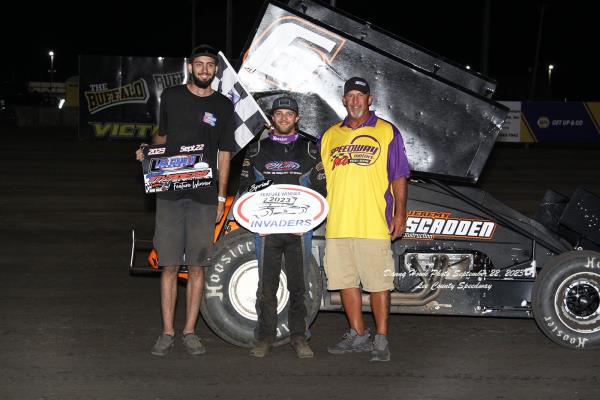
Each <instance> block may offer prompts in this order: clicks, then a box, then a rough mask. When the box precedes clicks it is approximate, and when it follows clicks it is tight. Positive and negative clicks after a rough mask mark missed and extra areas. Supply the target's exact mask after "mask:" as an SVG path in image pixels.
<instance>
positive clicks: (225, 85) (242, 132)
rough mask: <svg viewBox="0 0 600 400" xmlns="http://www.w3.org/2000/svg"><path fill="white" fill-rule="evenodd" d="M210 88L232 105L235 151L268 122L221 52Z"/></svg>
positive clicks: (260, 130)
mask: <svg viewBox="0 0 600 400" xmlns="http://www.w3.org/2000/svg"><path fill="white" fill-rule="evenodd" d="M211 86H212V88H213V89H214V90H216V91H218V92H220V93H222V94H223V95H225V96H227V97H228V98H229V99H230V100H231V101H232V102H233V106H234V112H235V142H236V146H237V148H236V153H237V152H238V151H239V150H240V149H242V148H243V147H244V146H245V145H247V144H248V143H250V141H251V140H252V139H253V138H254V136H256V135H258V134H260V133H261V132H262V131H263V129H264V128H265V124H268V123H269V119H268V118H267V116H266V115H265V114H264V113H263V111H262V110H261V108H260V106H259V105H258V103H256V100H254V98H253V97H252V95H251V94H250V93H249V92H248V91H247V90H246V88H245V87H244V85H243V84H242V83H241V81H240V79H239V78H238V75H237V73H236V72H235V70H234V69H233V67H232V66H231V64H229V61H227V59H226V58H225V56H224V55H223V53H222V52H219V70H218V71H217V75H216V76H215V79H214V80H213V82H212V85H211Z"/></svg>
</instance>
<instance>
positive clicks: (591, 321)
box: [532, 251, 600, 349]
mask: <svg viewBox="0 0 600 400" xmlns="http://www.w3.org/2000/svg"><path fill="white" fill-rule="evenodd" d="M532 302H533V315H534V317H535V320H536V322H537V324H538V326H539V327H540V329H541V330H542V331H543V332H544V334H545V335H546V336H548V337H549V338H550V339H551V340H552V341H553V342H555V343H557V344H559V345H561V346H564V347H568V348H571V349H593V348H598V347H600V254H599V253H596V252H593V251H570V252H567V253H563V254H560V255H558V256H556V257H553V258H552V259H551V260H550V261H549V262H548V264H547V265H545V266H544V268H543V269H542V271H541V272H540V274H539V275H538V277H537V278H536V281H535V285H534V287H533V295H532Z"/></svg>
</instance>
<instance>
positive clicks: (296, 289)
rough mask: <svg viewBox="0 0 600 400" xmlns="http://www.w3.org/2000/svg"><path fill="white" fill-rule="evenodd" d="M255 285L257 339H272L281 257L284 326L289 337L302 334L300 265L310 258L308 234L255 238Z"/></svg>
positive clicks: (304, 326)
mask: <svg viewBox="0 0 600 400" xmlns="http://www.w3.org/2000/svg"><path fill="white" fill-rule="evenodd" d="M257 249H258V250H259V251H258V254H257V255H258V260H259V282H258V291H257V293H256V312H257V314H258V327H257V331H256V337H257V339H258V340H275V337H276V335H277V289H278V288H279V274H280V272H281V265H282V263H281V256H282V255H283V256H284V260H285V272H286V276H287V288H288V290H289V292H290V306H289V312H288V324H289V326H288V327H284V328H283V329H286V328H287V329H289V331H290V335H291V337H297V336H299V337H304V336H305V335H306V328H307V326H306V305H305V304H304V299H305V292H306V290H305V287H304V264H305V262H306V261H305V260H307V259H310V258H309V256H310V235H308V234H307V235H304V236H298V235H294V234H275V235H268V236H264V237H257Z"/></svg>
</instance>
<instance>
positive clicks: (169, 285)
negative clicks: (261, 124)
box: [136, 45, 235, 356]
mask: <svg viewBox="0 0 600 400" xmlns="http://www.w3.org/2000/svg"><path fill="white" fill-rule="evenodd" d="M218 64H219V57H218V52H217V50H216V49H214V48H213V47H211V46H208V45H200V46H198V47H196V48H194V49H193V50H192V54H191V55H190V57H189V59H188V66H187V68H188V73H189V76H190V79H189V82H188V83H187V84H184V85H178V86H175V87H171V88H168V89H166V90H165V91H164V92H163V93H162V95H161V102H160V120H159V127H158V132H157V134H156V135H154V137H153V139H152V142H153V144H166V145H167V147H168V148H173V149H174V148H176V146H181V145H191V144H203V145H204V146H203V162H205V163H207V164H208V166H209V168H211V170H212V171H213V177H215V178H216V177H217V170H218V178H217V179H216V183H213V185H211V186H209V187H204V188H200V189H195V190H186V191H180V192H165V193H159V194H157V196H156V226H155V232H154V247H155V248H156V251H157V253H158V263H159V265H160V267H161V268H162V275H161V308H162V319H163V332H162V335H160V336H159V338H158V340H157V341H156V344H155V345H154V347H152V351H151V353H152V354H154V355H157V356H164V355H166V354H167V353H168V352H169V351H170V349H171V348H172V347H173V344H174V335H175V329H174V324H173V322H174V315H175V303H176V298H177V273H178V271H179V266H180V265H186V266H187V267H188V272H189V276H188V282H187V294H186V321H185V327H184V328H183V344H184V346H185V348H186V350H187V351H188V353H189V354H192V355H197V354H203V353H204V352H205V351H206V349H205V348H204V346H203V345H202V342H201V341H200V339H199V338H198V336H197V335H196V334H195V333H194V332H195V326H196V322H197V320H198V312H199V310H200V303H201V301H202V289H203V287H204V268H203V267H206V266H209V265H211V264H212V259H211V258H212V253H213V250H212V248H213V231H214V224H215V221H219V220H220V219H221V218H222V217H223V212H224V209H225V197H226V193H227V179H228V177H229V164H230V158H231V153H232V152H233V151H235V140H234V135H233V131H234V128H233V125H234V120H233V118H234V114H233V104H232V103H231V101H230V100H229V99H228V98H227V97H225V96H223V95H222V94H220V93H218V92H215V91H214V90H213V89H212V88H211V86H210V85H211V82H212V80H213V79H214V77H215V73H216V71H217V69H218V67H219V65H218ZM167 138H168V140H167ZM136 158H137V159H138V160H142V159H143V154H142V153H141V151H139V150H138V152H136ZM217 167H218V168H217Z"/></svg>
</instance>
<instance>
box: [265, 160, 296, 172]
mask: <svg viewBox="0 0 600 400" xmlns="http://www.w3.org/2000/svg"><path fill="white" fill-rule="evenodd" d="M265 168H266V169H267V170H269V171H295V170H297V169H300V164H298V163H297V162H295V161H271V162H268V163H267V164H265Z"/></svg>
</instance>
